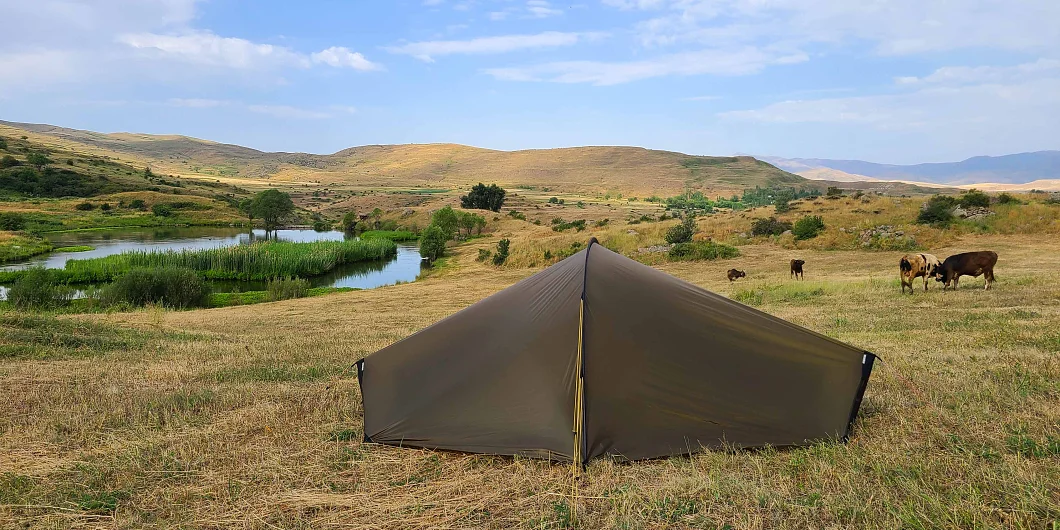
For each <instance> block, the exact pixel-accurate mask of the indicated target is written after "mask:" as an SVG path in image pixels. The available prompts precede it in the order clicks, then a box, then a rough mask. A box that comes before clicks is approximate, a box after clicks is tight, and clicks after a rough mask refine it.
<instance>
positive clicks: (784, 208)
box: [773, 197, 791, 213]
mask: <svg viewBox="0 0 1060 530" xmlns="http://www.w3.org/2000/svg"><path fill="white" fill-rule="evenodd" d="M773 204H774V205H775V206H776V208H777V213H784V212H790V211H791V203H789V202H788V198H787V197H777V200H776V201H774V202H773Z"/></svg>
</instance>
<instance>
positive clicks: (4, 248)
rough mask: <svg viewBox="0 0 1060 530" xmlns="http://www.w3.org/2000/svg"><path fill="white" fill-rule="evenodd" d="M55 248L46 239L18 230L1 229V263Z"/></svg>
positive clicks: (44, 252)
mask: <svg viewBox="0 0 1060 530" xmlns="http://www.w3.org/2000/svg"><path fill="white" fill-rule="evenodd" d="M53 248H54V247H53V246H52V244H51V243H50V242H49V241H48V240H46V239H42V238H39V237H32V236H27V235H24V234H21V233H18V232H5V231H0V264H3V263H8V262H12V261H19V260H24V259H29V258H32V257H33V256H39V255H41V254H46V253H48V252H51V251H52V249H53Z"/></svg>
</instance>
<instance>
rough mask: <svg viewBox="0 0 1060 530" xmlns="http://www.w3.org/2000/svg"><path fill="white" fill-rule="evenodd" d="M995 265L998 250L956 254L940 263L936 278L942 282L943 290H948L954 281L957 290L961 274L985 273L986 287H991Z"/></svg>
mask: <svg viewBox="0 0 1060 530" xmlns="http://www.w3.org/2000/svg"><path fill="white" fill-rule="evenodd" d="M994 265H997V252H993V251H991V250H981V251H978V252H964V253H961V254H954V255H952V256H950V257H948V258H946V261H943V262H942V265H939V273H938V276H936V277H935V280H936V281H938V282H942V290H944V291H945V290H946V288H947V287H949V286H950V282H952V283H953V289H954V290H957V281H958V280H959V279H960V278H961V276H973V277H975V276H979V275H980V274H982V275H983V278H984V279H986V287H985V289H990V284H991V283H992V282H993V281H994Z"/></svg>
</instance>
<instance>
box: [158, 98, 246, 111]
mask: <svg viewBox="0 0 1060 530" xmlns="http://www.w3.org/2000/svg"><path fill="white" fill-rule="evenodd" d="M230 103H231V102H230V101H228V100H223V99H201V98H171V99H169V100H168V101H166V104H168V105H170V106H173V107H186V108H190V109H211V108H215V107H223V106H225V105H228V104H230Z"/></svg>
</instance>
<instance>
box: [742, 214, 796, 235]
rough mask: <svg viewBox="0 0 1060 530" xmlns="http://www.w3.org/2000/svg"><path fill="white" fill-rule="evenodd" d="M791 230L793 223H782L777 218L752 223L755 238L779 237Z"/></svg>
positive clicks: (752, 232) (757, 220)
mask: <svg viewBox="0 0 1060 530" xmlns="http://www.w3.org/2000/svg"><path fill="white" fill-rule="evenodd" d="M791 229H792V225H791V223H789V222H787V221H780V220H778V219H777V218H776V217H769V218H766V219H755V220H754V222H752V223H751V235H755V236H779V235H780V234H783V233H784V232H787V231H788V230H791Z"/></svg>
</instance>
